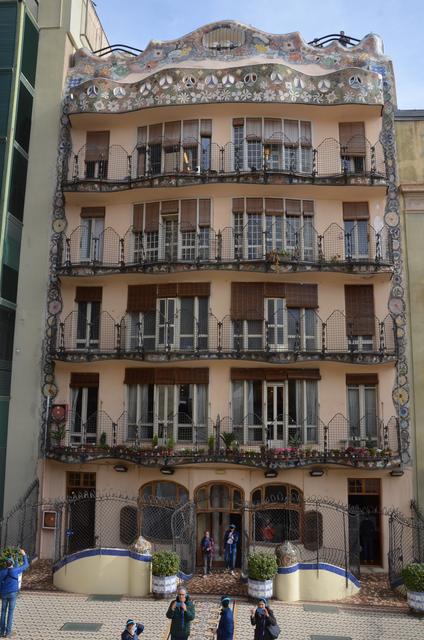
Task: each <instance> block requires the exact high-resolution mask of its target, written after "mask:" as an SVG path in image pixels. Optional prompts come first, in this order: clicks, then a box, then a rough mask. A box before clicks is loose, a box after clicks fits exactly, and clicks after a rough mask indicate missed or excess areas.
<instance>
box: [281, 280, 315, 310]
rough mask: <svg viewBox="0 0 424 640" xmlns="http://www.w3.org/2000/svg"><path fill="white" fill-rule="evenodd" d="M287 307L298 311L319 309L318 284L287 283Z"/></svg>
mask: <svg viewBox="0 0 424 640" xmlns="http://www.w3.org/2000/svg"><path fill="white" fill-rule="evenodd" d="M286 305H287V307H288V308H289V307H295V308H297V309H316V308H317V307H318V286H317V285H316V284H298V283H297V282H296V283H294V282H289V283H286Z"/></svg>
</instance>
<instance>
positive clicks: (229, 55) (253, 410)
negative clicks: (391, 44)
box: [10, 21, 412, 566]
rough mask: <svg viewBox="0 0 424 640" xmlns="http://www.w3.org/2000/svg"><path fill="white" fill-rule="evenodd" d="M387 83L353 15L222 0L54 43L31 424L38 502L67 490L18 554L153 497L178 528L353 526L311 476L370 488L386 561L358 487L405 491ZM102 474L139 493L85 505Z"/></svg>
mask: <svg viewBox="0 0 424 640" xmlns="http://www.w3.org/2000/svg"><path fill="white" fill-rule="evenodd" d="M394 101H395V85H394V77H393V69H392V65H391V61H390V60H389V59H388V58H387V57H386V56H385V55H384V54H383V49H382V43H381V40H380V38H379V37H378V36H375V35H368V36H366V37H365V38H363V39H362V40H360V41H358V40H355V39H352V38H349V37H346V36H345V35H341V36H340V37H338V38H333V39H331V38H330V41H327V40H326V39H324V40H315V41H313V42H311V43H306V42H305V41H304V40H303V39H302V37H301V36H300V35H299V34H297V33H294V34H288V35H271V34H268V33H264V32H261V31H258V30H255V29H254V28H252V27H247V26H245V25H242V24H239V23H236V22H227V21H226V22H222V23H217V24H212V25H207V26H204V27H202V28H200V29H198V30H196V31H194V32H193V33H191V34H189V35H187V36H184V37H180V38H178V39H177V40H175V41H169V42H158V41H152V42H151V43H150V44H149V45H148V47H147V48H146V50H145V51H144V52H142V53H140V54H139V55H132V54H130V53H124V52H118V53H109V54H108V55H94V54H90V53H89V52H88V51H87V50H86V49H84V50H79V51H77V52H76V53H75V56H74V64H73V66H71V67H70V68H69V70H68V74H67V77H66V83H65V96H64V101H63V114H64V115H63V117H62V119H61V128H60V137H59V141H58V178H57V186H56V191H55V195H54V200H53V202H54V206H53V216H52V229H51V237H50V247H49V252H48V249H47V240H46V241H45V242H44V245H43V247H40V251H41V250H42V252H43V256H42V262H43V265H44V266H45V273H46V278H48V294H47V295H46V296H45V297H44V298H43V300H44V301H45V305H46V314H47V315H46V324H45V333H44V343H43V356H42V357H43V376H44V379H43V385H42V389H43V394H44V401H43V406H42V408H43V412H42V416H41V419H40V417H39V416H38V415H36V416H35V417H33V427H32V428H33V430H34V432H37V434H41V436H40V440H41V452H42V453H41V456H40V462H39V477H40V483H41V496H42V500H43V501H44V502H45V504H47V503H48V502H50V503H51V504H54V503H55V501H60V500H61V499H63V498H64V497H72V496H75V495H77V496H78V495H81V492H83V493H84V492H86V493H85V494H84V495H85V500H84V501H83V503H81V504H79V503H78V501H75V502H74V503H72V505H71V506H70V507H69V508H68V510H67V511H66V513H65V516H66V517H61V518H57V519H54V520H53V521H50V524H51V526H44V527H43V528H42V529H41V532H40V555H41V556H44V557H56V556H57V554H56V550H57V547H58V545H59V546H61V545H62V547H61V548H62V549H64V548H65V549H67V550H76V549H81V548H84V547H89V546H93V545H95V544H98V543H99V541H103V543H104V541H105V539H106V538H107V536H108V535H109V534H111V535H112V537H113V536H115V537H114V538H113V539H114V543H113V544H112V546H119V544H124V543H129V542H131V540H133V539H134V537H135V536H136V535H137V534H138V533H140V532H141V533H143V535H145V536H147V537H149V535H150V537H151V538H154V535H153V533H152V532H153V530H154V526H156V525H155V523H154V522H153V520H154V518H157V515H156V516H154V517H153V515H152V513H153V512H152V509H153V506H152V501H154V500H155V499H159V498H161V499H165V498H166V499H167V500H168V502H169V504H170V505H172V509H170V510H169V513H168V515H166V514H164V517H163V519H162V520H161V521H160V523H159V524H160V525H161V526H162V533H163V532H165V533H163V538H166V539H168V538H172V536H174V537H175V527H174V524H175V522H174V520H172V518H173V517H174V516H173V515H172V513H173V512H178V511H179V510H180V509H185V508H187V510H191V511H190V514H191V516H192V518H191V520H190V522H191V523H192V524H191V525H190V527H191V534H190V535H192V538H190V539H192V540H193V542H195V541H196V539H197V540H198V539H200V537H201V535H202V532H203V530H204V529H207V528H209V529H210V530H212V532H213V535H214V536H215V538H216V540H222V535H223V532H224V530H225V528H226V527H227V526H228V524H229V522H230V521H231V522H234V523H235V524H236V525H237V527H238V529H239V530H240V532H241V533H242V537H241V545H240V548H241V551H242V553H243V552H244V551H245V550H246V549H247V548H248V547H249V544H250V542H252V541H260V540H267V541H268V542H271V543H275V542H279V541H281V540H283V539H287V538H288V539H291V540H293V541H294V542H297V543H298V544H303V545H304V546H305V548H313V549H317V548H320V545H322V541H323V540H324V541H326V547H327V548H330V547H331V544H330V543H329V541H328V540H329V537H331V536H332V535H334V536H336V537H337V536H338V535H340V536H342V537H343V531H344V532H345V534H346V535H348V536H351V537H352V541H351V545H350V546H351V549H353V548H354V547H355V545H356V542H355V540H356V538H355V536H356V537H357V534H358V531H354V530H349V531H348V532H347V533H346V530H345V529H343V528H341V529H340V528H337V527H336V526H335V525H334V522H333V524H331V521H330V519H327V518H326V516H323V515H322V513H321V514H320V513H319V512H318V509H317V508H315V509H314V508H311V506H310V504H309V502H308V501H311V499H312V497H313V496H321V497H322V499H323V500H324V499H325V500H326V505H327V508H328V510H329V509H330V505H332V504H333V505H334V504H336V503H342V504H344V505H348V506H350V507H352V506H357V507H365V508H368V509H369V510H371V511H373V510H374V511H375V513H373V514H372V515H371V516H369V515H368V526H369V528H371V529H372V538H373V540H372V545H371V547H370V548H369V549H368V552H367V557H362V561H363V562H365V561H366V562H367V563H370V564H375V565H384V566H385V565H386V558H387V551H388V538H389V536H388V531H387V526H386V525H387V522H386V521H385V520H383V519H382V518H381V517H380V513H381V510H382V508H384V507H391V506H395V507H397V508H399V509H400V510H401V511H404V512H406V511H407V510H408V508H409V501H410V498H411V491H412V472H411V468H410V464H409V463H410V437H409V390H408V389H409V388H408V367H407V353H406V346H405V340H406V338H405V322H406V319H405V295H404V281H403V279H404V274H403V262H402V254H401V226H400V221H399V213H398V210H399V209H398V191H397V185H396V151H395V136H394V111H395V103H394ZM46 197H49V196H46ZM28 286H29V284H28ZM35 295H37V292H34V296H35ZM38 296H39V297H40V296H41V293H40V292H38ZM41 297H42V296H41ZM38 304H39V302H38ZM35 401H36V400H35V398H34V402H35ZM37 406H38V405H37ZM19 410H20V411H25V409H24V408H19ZM17 412H18V408H17ZM10 473H11V477H12V475H13V473H17V472H16V471H15V472H14V471H13V470H12V469H11V470H10ZM107 493H114V494H116V495H122V496H132V497H134V498H136V499H138V503H137V502H136V506H134V503H132V505H131V504H124V499H123V498H122V501H121V503H120V504H121V505H122V508H121V509H120V511H119V512H118V511H117V512H116V513H114V514H113V515H111V514H109V516H108V517H105V511H104V510H103V511H102V509H103V507H104V504H105V503H104V502H101V501H100V499H98V498H99V497H100V496H102V495H104V494H107ZM155 504H156V503H155ZM308 504H309V506H307V505H308ZM102 505H103V506H102ZM185 505H186V506H185ZM249 505H250V506H249ZM251 505H256V506H257V507H258V509H257V510H256V511H255V517H253V518H251V517H250V515H248V514H249V513H250V511H249V509H251V508H252V507H251ZM62 515H63V513H62ZM149 518H150V520H149ZM43 523H44V524H45V525H47V520H46V521H44V520H43ZM149 523H150V524H149ZM156 524H157V523H156ZM265 530H266V531H265ZM111 532H112V533H111ZM66 536H68V537H66ZM157 537H158V538H159V537H160V536H159V533H158V534H157ZM354 538H355V540H354ZM108 539H109V540H111V537H110V535H109V538H108ZM308 541H309V542H308ZM174 542H175V540H174ZM346 544H347V543H346V540H345V542H344V545H345V546H344V548H345V549H346ZM308 545H309V546H308ZM334 545H336V543H335V542H334V541H333V546H334ZM357 546H358V547H359V545H357ZM340 548H341V547H340ZM355 548H356V547H355ZM55 549H56V550H55ZM370 549H371V550H370ZM241 555H242V554H241ZM216 560H217V561H218V562H219V561H222V546H220V545H218V548H217V555H216ZM239 561H240V559H239Z"/></svg>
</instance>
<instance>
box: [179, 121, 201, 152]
mask: <svg viewBox="0 0 424 640" xmlns="http://www.w3.org/2000/svg"><path fill="white" fill-rule="evenodd" d="M198 139H199V121H198V120H184V122H183V145H184V146H185V147H197V144H198Z"/></svg>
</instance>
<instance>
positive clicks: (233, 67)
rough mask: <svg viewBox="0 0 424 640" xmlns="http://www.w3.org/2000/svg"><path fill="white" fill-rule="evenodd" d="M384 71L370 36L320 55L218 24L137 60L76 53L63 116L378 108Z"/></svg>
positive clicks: (288, 40) (155, 46) (287, 40)
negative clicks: (218, 106)
mask: <svg viewBox="0 0 424 640" xmlns="http://www.w3.org/2000/svg"><path fill="white" fill-rule="evenodd" d="M215 33H219V34H220V35H219V36H217V38H219V42H220V43H221V44H220V46H221V45H222V42H223V40H222V38H223V35H222V34H223V33H224V37H225V34H227V33H228V37H229V38H231V40H229V41H228V43H227V44H226V43H225V40H224V44H223V45H222V46H223V47H224V48H222V49H221V48H216V46H217V43H214V37H215V36H214V34H215ZM230 45H231V47H232V48H229V47H230ZM214 47H215V48H214ZM388 65H390V62H389V61H388V59H387V58H386V57H385V56H383V54H382V44H381V41H380V38H379V37H378V36H375V35H369V36H366V37H365V38H364V39H363V40H361V41H360V42H359V43H358V44H357V45H356V46H354V47H351V48H347V47H343V46H342V45H341V44H340V43H338V42H334V43H332V44H331V45H329V46H327V47H323V48H319V47H313V46H311V45H308V44H307V43H306V42H305V41H304V40H303V38H302V37H301V35H300V34H299V33H291V34H287V35H272V34H267V33H264V32H262V31H259V30H257V29H254V28H252V27H248V26H245V25H242V24H240V23H237V22H222V23H215V24H211V25H206V26H205V27H202V28H200V29H197V30H196V31H193V32H192V33H190V34H188V35H186V36H184V37H183V38H181V39H179V40H172V41H168V42H156V41H152V42H150V43H149V45H148V46H147V48H146V50H145V51H144V52H143V53H141V54H140V55H139V56H136V57H133V56H130V55H129V54H125V53H116V54H111V55H109V56H105V57H98V56H95V55H93V54H91V53H90V52H89V51H88V50H86V49H81V50H80V51H78V52H77V53H76V57H75V66H74V67H73V68H72V69H71V70H70V74H69V77H68V84H67V100H68V109H69V112H70V113H78V112H100V113H105V112H121V113H122V112H125V111H134V110H138V109H143V108H149V107H153V106H161V105H186V104H197V103H202V102H203V103H219V102H269V103H273V102H278V103H281V102H283V103H312V104H323V105H330V104H346V103H348V104H381V105H382V104H383V102H384V99H383V86H382V77H383V76H384V75H385V73H386V68H387V66H388Z"/></svg>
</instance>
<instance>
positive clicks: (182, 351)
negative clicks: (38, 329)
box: [52, 309, 396, 364]
mask: <svg viewBox="0 0 424 640" xmlns="http://www.w3.org/2000/svg"><path fill="white" fill-rule="evenodd" d="M151 325H152V318H150V320H149V322H148V323H147V322H146V323H145V321H144V318H143V315H142V314H139V313H135V314H134V313H132V314H130V313H127V314H126V315H125V316H124V317H123V318H121V319H114V318H113V317H112V316H111V315H110V314H109V313H108V312H107V311H102V312H101V313H100V314H99V316H97V317H96V318H95V320H94V321H92V322H86V319H85V317H82V316H81V315H79V314H78V312H77V311H72V312H71V313H69V314H68V315H67V316H66V317H65V318H64V319H63V321H61V322H60V323H59V326H58V328H57V336H56V337H57V339H56V343H55V346H54V351H53V354H52V355H53V357H54V358H55V359H57V360H62V361H67V362H86V361H93V360H109V359H118V360H144V361H147V362H166V361H169V360H172V361H179V360H182V361H184V360H202V359H204V360H210V359H222V358H225V359H234V360H249V361H262V362H270V363H276V364H279V363H289V362H299V361H311V360H317V361H319V360H328V361H338V362H361V363H378V362H387V361H394V360H395V359H396V336H395V325H394V322H393V319H392V317H391V316H390V315H387V316H386V317H385V318H384V319H383V320H379V319H378V318H376V317H375V318H373V319H372V321H371V322H369V323H368V329H367V330H368V331H369V334H368V335H354V334H355V331H354V327H353V324H352V323H351V322H348V321H347V320H346V316H345V314H344V313H343V312H342V311H339V310H335V311H333V312H332V314H331V315H330V316H329V317H328V318H327V319H326V320H325V321H324V320H322V319H321V318H320V316H319V315H318V314H317V313H316V311H315V310H313V309H305V310H296V309H287V310H285V311H278V312H277V313H276V314H275V316H273V317H270V318H269V319H268V320H253V321H249V320H232V319H231V318H230V317H229V316H226V317H225V318H223V319H222V320H218V319H217V318H216V317H215V316H214V315H213V314H212V313H209V314H208V315H207V316H206V315H205V316H204V317H201V318H196V317H193V316H190V317H189V316H187V315H184V316H182V314H181V312H180V314H178V313H176V314H175V315H173V317H172V318H168V319H165V318H162V317H161V316H160V315H158V314H157V315H156V316H155V318H153V325H154V329H153V330H152V329H148V328H147V327H149V326H151ZM145 326H146V328H145Z"/></svg>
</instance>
